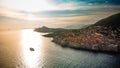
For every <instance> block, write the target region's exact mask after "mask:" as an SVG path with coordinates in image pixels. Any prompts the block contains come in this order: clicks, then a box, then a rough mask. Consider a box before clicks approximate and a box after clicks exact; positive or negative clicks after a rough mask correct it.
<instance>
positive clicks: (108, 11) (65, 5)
mask: <svg viewBox="0 0 120 68" xmlns="http://www.w3.org/2000/svg"><path fill="white" fill-rule="evenodd" d="M0 9H1V11H0V16H1V17H10V18H13V19H14V18H15V19H20V20H29V21H34V22H38V23H40V24H44V25H69V24H90V23H95V22H97V21H98V20H100V19H103V18H105V17H108V16H110V15H112V14H116V13H119V12H120V0H0ZM2 19H3V18H2ZM0 20H1V19H0ZM2 21H3V20H2ZM2 21H0V22H2Z"/></svg>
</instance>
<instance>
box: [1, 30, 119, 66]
mask: <svg viewBox="0 0 120 68" xmlns="http://www.w3.org/2000/svg"><path fill="white" fill-rule="evenodd" d="M51 40H52V38H45V37H42V33H37V32H34V31H33V30H32V29H26V30H20V31H1V32H0V68H120V55H111V54H105V53H94V52H89V51H82V50H74V49H70V48H62V47H61V46H58V45H57V44H54V43H52V42H51ZM30 47H33V48H34V49H35V51H30V50H29V48H30Z"/></svg>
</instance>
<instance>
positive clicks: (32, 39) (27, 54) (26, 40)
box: [21, 29, 42, 68]
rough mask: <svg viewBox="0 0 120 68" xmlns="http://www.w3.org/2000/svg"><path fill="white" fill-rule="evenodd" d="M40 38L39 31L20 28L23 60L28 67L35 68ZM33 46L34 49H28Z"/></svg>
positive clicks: (38, 54)
mask: <svg viewBox="0 0 120 68" xmlns="http://www.w3.org/2000/svg"><path fill="white" fill-rule="evenodd" d="M41 41H42V40H41V38H40V35H39V33H36V32H33V30H32V29H26V30H22V42H21V43H22V47H23V54H24V62H25V64H26V66H27V67H28V68H37V64H38V59H39V57H40V56H41V55H40V54H41V53H40V45H41ZM30 48H34V50H35V51H30Z"/></svg>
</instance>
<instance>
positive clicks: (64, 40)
mask: <svg viewBox="0 0 120 68" xmlns="http://www.w3.org/2000/svg"><path fill="white" fill-rule="evenodd" d="M35 31H38V32H48V33H49V34H47V35H44V36H45V37H52V38H53V40H52V41H53V42H55V43H56V44H59V45H61V46H63V47H70V48H75V49H86V50H93V51H105V52H120V13H118V14H115V15H112V16H110V17H108V18H105V19H102V20H100V21H98V22H96V23H95V24H93V25H90V26H88V27H85V28H81V29H63V28H48V27H42V28H36V29H35Z"/></svg>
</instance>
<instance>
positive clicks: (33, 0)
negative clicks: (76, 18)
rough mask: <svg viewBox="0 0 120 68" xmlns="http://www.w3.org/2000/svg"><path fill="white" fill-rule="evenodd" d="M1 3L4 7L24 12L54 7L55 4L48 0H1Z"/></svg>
mask: <svg viewBox="0 0 120 68" xmlns="http://www.w3.org/2000/svg"><path fill="white" fill-rule="evenodd" d="M2 4H3V5H4V6H6V7H9V8H13V9H17V10H21V11H26V12H38V11H47V10H53V9H55V6H54V5H52V4H51V3H50V2H49V1H48V0H2Z"/></svg>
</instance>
